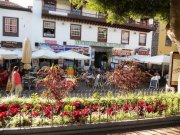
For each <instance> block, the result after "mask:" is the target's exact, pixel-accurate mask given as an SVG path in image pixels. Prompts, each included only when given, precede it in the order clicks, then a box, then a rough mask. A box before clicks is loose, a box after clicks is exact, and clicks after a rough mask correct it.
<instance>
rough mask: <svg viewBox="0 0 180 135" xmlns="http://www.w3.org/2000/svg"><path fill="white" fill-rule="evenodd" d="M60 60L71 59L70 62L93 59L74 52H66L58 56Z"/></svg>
mask: <svg viewBox="0 0 180 135" xmlns="http://www.w3.org/2000/svg"><path fill="white" fill-rule="evenodd" d="M57 55H58V57H59V58H63V59H70V60H74V59H75V60H88V59H91V57H89V56H86V55H83V54H80V53H77V52H74V51H71V50H69V51H65V52H60V53H58V54H57Z"/></svg>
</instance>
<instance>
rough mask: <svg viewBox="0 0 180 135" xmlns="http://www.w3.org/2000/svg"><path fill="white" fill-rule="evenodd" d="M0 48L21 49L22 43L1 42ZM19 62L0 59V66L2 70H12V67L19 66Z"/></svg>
mask: <svg viewBox="0 0 180 135" xmlns="http://www.w3.org/2000/svg"><path fill="white" fill-rule="evenodd" d="M1 48H2V49H6V50H11V51H13V50H16V49H22V42H15V41H1ZM20 63H21V61H20V60H19V59H17V58H16V59H3V58H2V59H1V62H0V64H1V66H2V67H3V68H4V69H9V68H10V69H12V67H14V66H17V65H20Z"/></svg>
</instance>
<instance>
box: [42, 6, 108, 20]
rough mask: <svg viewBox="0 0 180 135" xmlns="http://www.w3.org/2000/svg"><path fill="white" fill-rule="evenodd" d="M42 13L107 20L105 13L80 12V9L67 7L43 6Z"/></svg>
mask: <svg viewBox="0 0 180 135" xmlns="http://www.w3.org/2000/svg"><path fill="white" fill-rule="evenodd" d="M42 14H49V15H56V16H57V17H58V16H59V17H67V18H74V19H82V20H89V21H100V22H106V16H105V15H103V14H98V13H97V14H91V13H86V12H78V11H75V10H74V11H71V10H67V9H59V8H56V9H53V8H52V9H47V8H46V7H43V10H42Z"/></svg>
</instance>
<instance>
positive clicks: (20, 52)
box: [12, 49, 22, 59]
mask: <svg viewBox="0 0 180 135" xmlns="http://www.w3.org/2000/svg"><path fill="white" fill-rule="evenodd" d="M12 52H13V53H15V54H16V55H17V57H18V59H21V58H22V50H18V49H16V50H13V51H12Z"/></svg>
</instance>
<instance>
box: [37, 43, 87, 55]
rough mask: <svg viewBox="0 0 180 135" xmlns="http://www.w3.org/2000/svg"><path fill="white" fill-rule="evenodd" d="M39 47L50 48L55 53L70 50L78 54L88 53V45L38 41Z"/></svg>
mask: <svg viewBox="0 0 180 135" xmlns="http://www.w3.org/2000/svg"><path fill="white" fill-rule="evenodd" d="M39 47H40V48H41V49H51V50H53V51H54V52H56V53H58V52H63V51H68V50H72V51H75V52H78V53H80V54H84V55H89V47H84V46H77V45H59V44H51V43H50V44H49V43H39Z"/></svg>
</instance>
